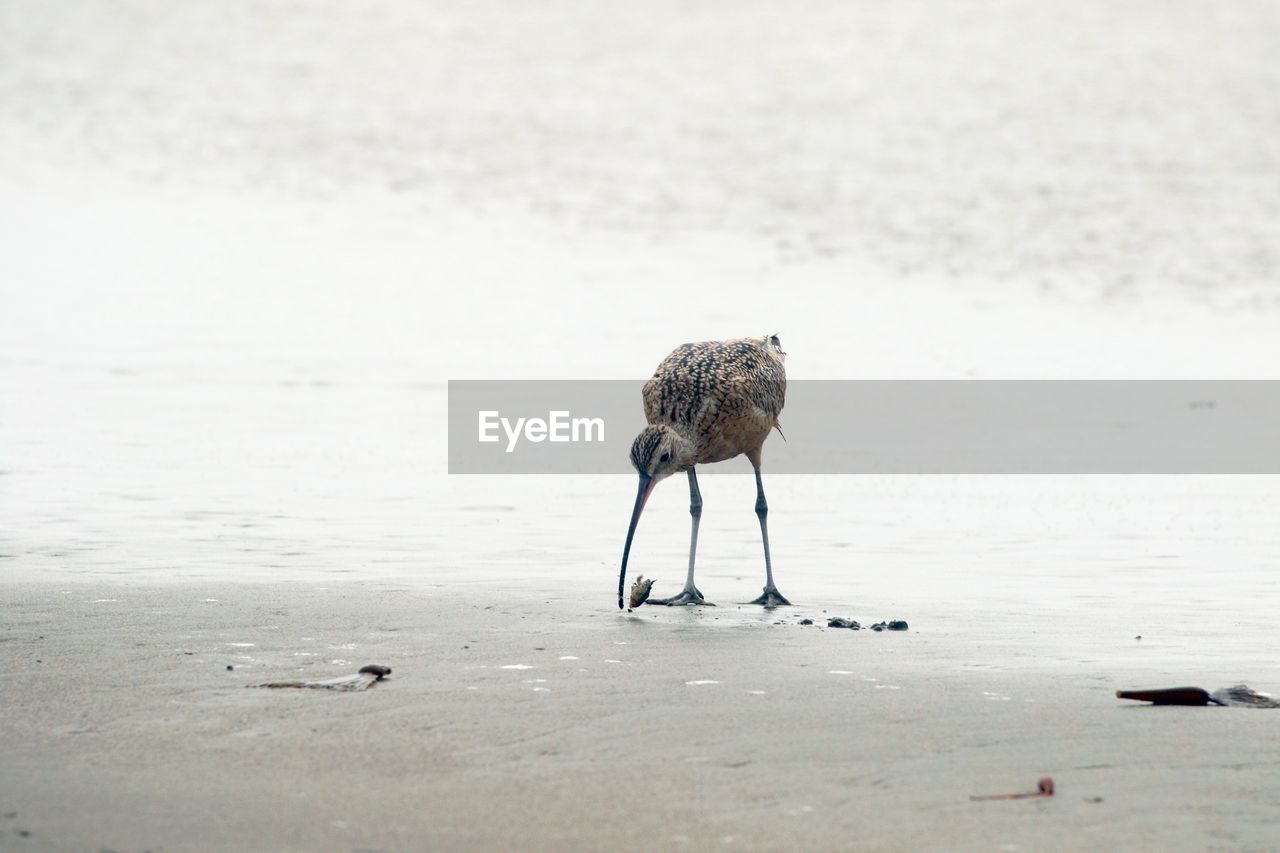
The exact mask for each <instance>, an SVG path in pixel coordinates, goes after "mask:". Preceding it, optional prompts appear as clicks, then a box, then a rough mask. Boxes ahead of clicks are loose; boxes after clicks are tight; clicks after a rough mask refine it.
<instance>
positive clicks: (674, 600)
mask: <svg viewBox="0 0 1280 853" xmlns="http://www.w3.org/2000/svg"><path fill="white" fill-rule="evenodd" d="M645 603H646V604H665V605H666V606H667V607H686V606H690V605H698V606H700V607H715V605H714V604H712V603H711V602H710V601H707V600H706V599H705V598H703V597H702V593H701V592H700V591H699V590H698V588H697V587H693V588H691V589H685V590H682V591H681V592H680V594H679V595H673V596H671V597H670V598H651V599H649V600H648V601H647V602H645Z"/></svg>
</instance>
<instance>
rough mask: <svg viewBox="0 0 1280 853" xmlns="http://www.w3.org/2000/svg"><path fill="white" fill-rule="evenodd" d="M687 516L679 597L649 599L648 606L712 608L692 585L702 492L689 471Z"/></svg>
mask: <svg viewBox="0 0 1280 853" xmlns="http://www.w3.org/2000/svg"><path fill="white" fill-rule="evenodd" d="M689 515H691V516H692V517H693V533H692V534H690V536H689V574H688V576H687V577H686V578H685V580H684V589H683V590H681V592H680V594H679V595H676V596H672V597H671V598H655V599H650V600H649V603H650V604H666V605H669V606H675V605H679V604H705V605H708V606H712V607H713V606H714V605H712V604H711V602H709V601H707V600H706V599H705V598H703V597H702V593H701V592H699V591H698V588H697V587H696V586H694V585H693V561H694V558H695V557H696V556H697V554H698V522H700V521H701V520H702V492H700V491H698V475H697V474H695V473H693V469H692V468H690V469H689Z"/></svg>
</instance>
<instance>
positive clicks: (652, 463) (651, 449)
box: [618, 425, 697, 610]
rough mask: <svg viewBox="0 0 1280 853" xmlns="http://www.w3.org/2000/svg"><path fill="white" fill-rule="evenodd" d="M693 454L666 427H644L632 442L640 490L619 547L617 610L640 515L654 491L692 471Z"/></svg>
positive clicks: (683, 440)
mask: <svg viewBox="0 0 1280 853" xmlns="http://www.w3.org/2000/svg"><path fill="white" fill-rule="evenodd" d="M696 454H697V448H696V447H695V446H694V443H693V442H692V441H690V440H689V439H687V438H685V437H684V436H682V435H681V434H680V433H678V432H676V430H674V429H673V428H671V427H669V426H666V425H661V426H652V425H650V426H647V427H645V428H644V431H642V432H641V433H640V434H639V435H637V436H636V440H635V441H633V442H631V464H632V465H634V466H635V468H636V471H637V472H638V473H639V474H640V488H639V490H638V491H637V492H636V505H635V508H634V509H633V510H632V511H631V525H630V526H629V527H628V528H627V543H626V544H625V545H623V546H622V569H621V570H620V571H619V572H618V609H619V610H621V609H622V593H623V588H624V587H625V586H626V583H627V558H628V557H629V556H630V555H631V540H632V539H633V538H634V537H635V535H636V525H637V524H639V523H640V513H642V512H644V505H645V503H647V502H648V500H649V495H650V494H652V492H653V487H654V486H656V485H658V483H659V482H660V481H661V480H664V479H666V478H667V477H670V476H671V475H672V474H674V473H676V472H677V471H688V470H689V469H690V468H692V467H693V464H694V457H695V456H696Z"/></svg>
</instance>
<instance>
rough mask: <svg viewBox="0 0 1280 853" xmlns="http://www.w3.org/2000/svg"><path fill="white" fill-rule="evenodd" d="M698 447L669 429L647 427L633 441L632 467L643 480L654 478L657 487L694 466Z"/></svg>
mask: <svg viewBox="0 0 1280 853" xmlns="http://www.w3.org/2000/svg"><path fill="white" fill-rule="evenodd" d="M694 453H695V448H694V446H693V442H691V441H689V440H688V439H687V438H684V437H683V436H682V435H680V433H678V432H676V431H675V430H674V429H672V428H671V427H669V426H666V425H662V426H647V427H645V428H644V430H643V431H642V432H641V433H640V434H639V435H637V436H636V440H635V441H633V442H631V464H632V465H634V466H635V469H636V471H638V472H639V473H640V478H641V479H645V478H646V477H647V478H649V479H651V480H652V481H653V482H654V483H655V484H656V483H657V482H658V481H659V480H665V479H666V478H667V477H670V476H671V475H672V474H675V473H676V472H677V471H687V470H689V469H690V468H692V467H693V456H694Z"/></svg>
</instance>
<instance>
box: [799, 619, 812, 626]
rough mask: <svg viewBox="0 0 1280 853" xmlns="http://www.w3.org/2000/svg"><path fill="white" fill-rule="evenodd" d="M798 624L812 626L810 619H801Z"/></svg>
mask: <svg viewBox="0 0 1280 853" xmlns="http://www.w3.org/2000/svg"><path fill="white" fill-rule="evenodd" d="M800 624H801V625H812V624H813V620H812V619H801V620H800Z"/></svg>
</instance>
